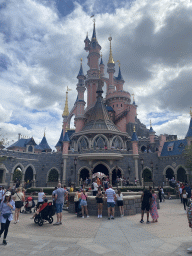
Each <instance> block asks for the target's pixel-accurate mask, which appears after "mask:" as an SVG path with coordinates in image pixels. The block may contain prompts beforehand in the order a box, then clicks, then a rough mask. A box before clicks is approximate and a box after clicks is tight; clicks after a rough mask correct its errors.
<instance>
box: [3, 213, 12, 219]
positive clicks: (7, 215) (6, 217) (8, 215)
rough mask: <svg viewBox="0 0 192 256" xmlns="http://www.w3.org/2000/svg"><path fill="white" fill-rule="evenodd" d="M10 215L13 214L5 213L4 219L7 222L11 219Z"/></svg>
mask: <svg viewBox="0 0 192 256" xmlns="http://www.w3.org/2000/svg"><path fill="white" fill-rule="evenodd" d="M10 215H11V213H4V214H3V218H4V219H6V220H7V219H8V218H9V217H10Z"/></svg>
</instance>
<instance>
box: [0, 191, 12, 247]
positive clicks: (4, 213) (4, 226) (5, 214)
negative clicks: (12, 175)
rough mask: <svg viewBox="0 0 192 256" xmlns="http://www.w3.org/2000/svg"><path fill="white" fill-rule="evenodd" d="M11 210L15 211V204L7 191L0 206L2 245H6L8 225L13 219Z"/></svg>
mask: <svg viewBox="0 0 192 256" xmlns="http://www.w3.org/2000/svg"><path fill="white" fill-rule="evenodd" d="M12 210H15V202H14V201H13V200H12V199H11V192H9V191H7V192H6V193H5V197H4V200H3V201H2V202H1V204H0V212H1V216H0V221H1V230H0V236H1V235H2V234H3V232H4V237H3V244H4V245H6V244H7V241H6V237H7V234H8V229H9V224H10V222H11V221H12V219H13V214H12Z"/></svg>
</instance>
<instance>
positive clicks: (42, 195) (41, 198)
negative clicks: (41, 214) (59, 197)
mask: <svg viewBox="0 0 192 256" xmlns="http://www.w3.org/2000/svg"><path fill="white" fill-rule="evenodd" d="M44 195H45V193H44V192H39V193H38V202H39V203H41V202H43V201H44V200H43V197H44Z"/></svg>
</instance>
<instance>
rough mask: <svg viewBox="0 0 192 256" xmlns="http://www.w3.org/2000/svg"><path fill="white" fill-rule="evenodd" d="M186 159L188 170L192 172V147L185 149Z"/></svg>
mask: <svg viewBox="0 0 192 256" xmlns="http://www.w3.org/2000/svg"><path fill="white" fill-rule="evenodd" d="M184 154H185V159H186V166H187V168H188V169H189V170H190V171H192V145H190V146H188V147H186V148H185V153H184Z"/></svg>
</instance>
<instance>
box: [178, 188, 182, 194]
mask: <svg viewBox="0 0 192 256" xmlns="http://www.w3.org/2000/svg"><path fill="white" fill-rule="evenodd" d="M179 193H180V195H181V194H182V188H181V187H180V188H179Z"/></svg>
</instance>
